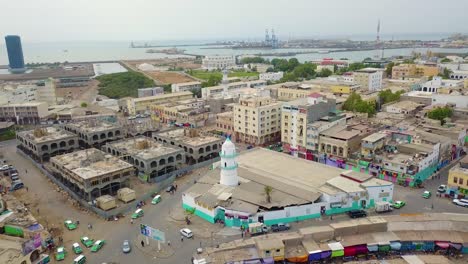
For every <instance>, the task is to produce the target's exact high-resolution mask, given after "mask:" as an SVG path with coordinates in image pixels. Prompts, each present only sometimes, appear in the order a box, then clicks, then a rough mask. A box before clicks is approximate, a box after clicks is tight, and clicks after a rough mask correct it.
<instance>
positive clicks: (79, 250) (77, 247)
mask: <svg viewBox="0 0 468 264" xmlns="http://www.w3.org/2000/svg"><path fill="white" fill-rule="evenodd" d="M72 249H73V252H75V254H81V253H83V249H82V248H81V246H80V244H78V243H73V245H72Z"/></svg>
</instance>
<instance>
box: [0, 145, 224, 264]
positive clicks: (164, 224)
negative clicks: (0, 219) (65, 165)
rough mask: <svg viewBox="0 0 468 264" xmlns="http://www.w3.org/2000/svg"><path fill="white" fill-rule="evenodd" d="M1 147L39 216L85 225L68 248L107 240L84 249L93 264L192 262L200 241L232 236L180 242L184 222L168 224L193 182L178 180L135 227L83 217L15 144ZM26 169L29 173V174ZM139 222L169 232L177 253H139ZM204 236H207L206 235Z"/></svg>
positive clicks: (123, 221) (67, 242) (70, 236)
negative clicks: (126, 247)
mask: <svg viewBox="0 0 468 264" xmlns="http://www.w3.org/2000/svg"><path fill="white" fill-rule="evenodd" d="M0 146H2V149H3V151H4V155H5V158H6V159H7V160H8V162H9V163H10V164H12V165H13V166H15V167H16V168H17V169H18V171H19V174H20V177H21V179H22V180H23V182H24V183H25V185H26V186H28V187H29V192H28V195H31V196H33V197H34V199H36V200H37V202H38V203H40V204H42V205H41V210H40V214H44V213H47V214H49V217H52V218H54V219H55V218H56V219H57V221H55V224H56V225H57V224H58V225H61V223H63V221H64V220H65V219H73V220H80V222H81V223H83V224H82V225H80V227H79V228H78V230H75V231H72V232H70V231H65V232H67V233H66V234H65V237H64V239H65V241H64V244H65V246H66V247H67V248H68V247H71V244H72V242H77V241H78V240H79V237H80V236H82V235H88V236H89V237H91V238H93V239H104V240H106V245H105V246H104V247H103V248H102V249H101V250H100V251H99V252H98V253H90V252H88V250H87V249H85V255H86V256H87V257H88V260H89V261H90V263H103V262H116V263H142V264H143V263H190V259H191V256H192V255H193V253H194V252H195V250H196V248H198V247H199V246H200V242H202V246H206V245H207V244H212V243H221V242H224V241H227V240H229V239H230V238H229V237H224V238H223V237H216V236H214V241H211V238H199V237H201V236H198V235H197V232H196V231H194V234H195V238H194V239H184V241H183V242H181V240H180V234H179V229H180V228H182V227H185V222H184V221H182V222H179V223H178V222H174V221H168V217H169V213H170V210H174V208H180V207H181V205H182V201H181V194H182V192H184V191H185V190H187V189H188V188H189V187H190V185H191V183H192V182H193V179H191V180H185V181H178V182H180V183H179V184H178V190H177V192H176V193H175V194H174V195H170V194H167V193H164V194H162V201H161V202H160V203H159V204H157V205H151V204H150V203H148V204H147V205H146V206H145V207H144V208H143V210H144V212H145V215H144V216H143V217H142V218H141V219H139V220H137V221H135V223H134V224H131V223H130V220H129V217H128V216H127V217H125V218H123V219H120V220H119V221H115V222H108V221H104V220H102V219H99V218H97V217H96V216H95V215H94V214H83V212H81V211H79V210H77V208H74V207H72V206H71V205H70V204H67V203H65V202H64V198H63V196H62V195H61V194H60V193H58V192H55V191H52V190H54V189H57V187H56V186H55V185H53V184H51V183H50V182H48V180H47V178H46V176H44V175H42V173H41V172H40V171H39V170H38V169H36V168H35V167H34V165H33V164H32V163H31V162H30V161H29V160H27V159H25V158H23V157H22V156H20V155H19V154H18V153H17V152H16V145H15V142H14V141H7V142H3V143H2V144H0ZM25 170H28V173H27V174H26V173H25ZM202 175H203V173H202V174H200V175H198V174H197V175H193V176H192V177H194V179H196V178H198V177H201V176H202ZM32 212H35V210H34V209H33V210H32ZM86 223H93V226H94V228H93V230H92V231H89V230H87V228H86ZM140 223H144V224H147V225H150V226H152V227H154V228H158V229H160V230H163V231H164V232H165V233H166V239H167V240H169V241H171V247H170V248H169V247H167V246H164V247H163V249H166V252H172V253H175V254H173V255H172V256H169V257H168V258H164V259H162V258H158V259H154V256H153V254H148V253H145V252H144V251H142V250H140V249H139V248H138V247H137V246H136V245H135V244H136V243H140V242H141V239H140V238H138V237H139V224H140ZM190 227H191V226H190ZM203 235H204V236H205V237H206V234H203ZM208 236H210V235H208ZM127 239H128V240H131V242H132V246H133V250H132V252H131V253H130V254H123V253H122V250H121V244H122V242H123V240H127ZM150 243H151V244H152V245H153V246H154V245H156V242H154V241H150ZM70 256H72V254H70ZM67 259H68V258H67ZM70 259H71V257H70Z"/></svg>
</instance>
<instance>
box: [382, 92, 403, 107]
mask: <svg viewBox="0 0 468 264" xmlns="http://www.w3.org/2000/svg"><path fill="white" fill-rule="evenodd" d="M403 93H405V91H403V90H401V91H397V92H395V93H393V92H392V90H390V89H387V90H383V91H380V92H379V96H380V98H381V99H382V103H384V104H386V103H390V102H395V101H398V100H400V96H401V95H402V94H403Z"/></svg>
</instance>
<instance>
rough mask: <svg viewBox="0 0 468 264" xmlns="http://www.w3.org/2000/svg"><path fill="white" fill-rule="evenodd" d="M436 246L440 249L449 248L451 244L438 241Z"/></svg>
mask: <svg viewBox="0 0 468 264" xmlns="http://www.w3.org/2000/svg"><path fill="white" fill-rule="evenodd" d="M435 244H436V246H438V247H440V248H449V246H450V243H448V242H442V241H436V242H435Z"/></svg>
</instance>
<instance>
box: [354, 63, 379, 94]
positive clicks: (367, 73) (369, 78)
mask: <svg viewBox="0 0 468 264" xmlns="http://www.w3.org/2000/svg"><path fill="white" fill-rule="evenodd" d="M353 78H354V82H355V83H357V84H359V85H360V86H361V88H362V89H364V90H368V91H372V92H374V91H380V90H381V89H382V78H383V70H382V69H374V68H365V69H361V70H357V71H355V72H353Z"/></svg>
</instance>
